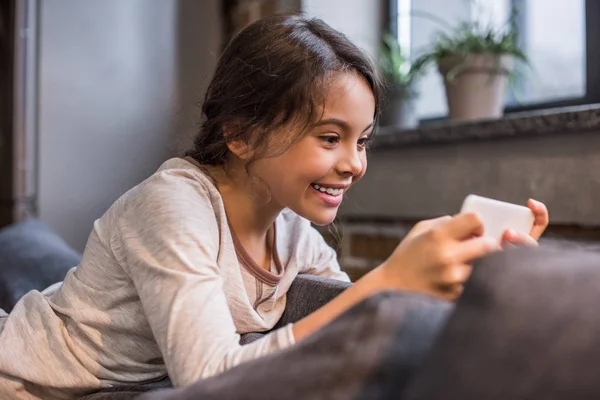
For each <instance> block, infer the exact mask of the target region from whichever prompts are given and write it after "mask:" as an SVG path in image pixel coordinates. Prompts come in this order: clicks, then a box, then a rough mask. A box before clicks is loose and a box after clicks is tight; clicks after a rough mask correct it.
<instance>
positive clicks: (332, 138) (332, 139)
mask: <svg viewBox="0 0 600 400" xmlns="http://www.w3.org/2000/svg"><path fill="white" fill-rule="evenodd" d="M319 139H320V140H322V141H323V142H326V143H327V144H328V145H334V144H337V143H338V142H339V141H340V137H339V136H338V135H322V136H319Z"/></svg>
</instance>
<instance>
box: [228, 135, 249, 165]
mask: <svg viewBox="0 0 600 400" xmlns="http://www.w3.org/2000/svg"><path fill="white" fill-rule="evenodd" d="M227 148H229V151H231V152H232V153H233V154H235V155H236V156H237V157H238V158H239V159H241V160H247V159H249V158H250V156H251V155H252V152H251V151H250V148H249V146H248V144H247V143H246V142H244V141H243V140H241V139H238V140H231V141H229V142H227Z"/></svg>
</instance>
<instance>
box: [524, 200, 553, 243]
mask: <svg viewBox="0 0 600 400" xmlns="http://www.w3.org/2000/svg"><path fill="white" fill-rule="evenodd" d="M527 206H528V207H529V208H530V209H531V211H532V212H533V216H534V222H533V229H531V233H530V236H532V237H533V238H534V239H539V238H540V236H542V234H543V233H544V231H545V230H546V228H547V227H548V224H549V223H550V217H549V215H548V209H547V208H546V205H545V204H544V203H541V202H539V201H536V200H533V199H529V200H528V201H527Z"/></svg>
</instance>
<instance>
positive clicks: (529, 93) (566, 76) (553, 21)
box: [390, 0, 600, 119]
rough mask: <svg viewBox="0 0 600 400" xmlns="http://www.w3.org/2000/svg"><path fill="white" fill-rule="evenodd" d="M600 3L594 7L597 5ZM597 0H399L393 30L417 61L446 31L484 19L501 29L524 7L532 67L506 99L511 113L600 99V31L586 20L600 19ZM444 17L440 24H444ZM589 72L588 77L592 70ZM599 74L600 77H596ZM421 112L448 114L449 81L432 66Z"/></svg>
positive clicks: (524, 38) (524, 40)
mask: <svg viewBox="0 0 600 400" xmlns="http://www.w3.org/2000/svg"><path fill="white" fill-rule="evenodd" d="M594 3H595V4H594ZM598 3H599V2H597V1H594V0H587V1H586V0H418V1H415V0H392V4H391V8H390V11H391V13H390V14H391V17H392V21H391V28H392V32H394V33H395V34H396V35H397V37H398V39H399V41H400V43H401V45H402V48H403V49H405V51H406V52H407V53H408V54H409V55H410V56H411V58H414V57H416V56H418V55H419V53H422V52H423V51H425V50H426V49H427V48H428V47H429V45H430V44H431V43H432V40H433V39H434V37H435V33H436V32H437V31H440V30H444V29H446V28H444V26H443V24H444V23H445V24H447V25H451V26H456V25H457V24H458V23H460V22H464V21H479V22H482V23H489V24H492V25H493V26H497V27H499V26H502V25H503V24H504V23H506V21H507V20H508V18H509V15H510V11H511V8H512V7H513V6H514V7H516V8H517V9H518V10H519V14H518V18H517V25H518V27H519V29H520V40H521V45H522V48H523V49H524V51H525V53H526V54H527V56H528V57H529V60H530V64H529V66H527V65H520V64H518V65H517V67H518V70H517V75H516V79H515V80H514V81H513V82H512V83H511V84H510V87H509V90H507V96H506V102H505V104H506V108H507V111H518V110H527V109H538V108H546V107H554V106H560V105H576V104H585V103H592V102H596V101H599V100H600V98H599V97H600V96H598V95H599V94H600V87H598V85H595V82H596V81H597V80H598V79H596V76H595V75H596V74H597V75H599V76H598V78H600V70H598V67H600V62H598V55H599V54H600V50H597V49H598V48H599V47H600V43H597V44H596V41H600V39H596V38H598V32H597V31H598V28H596V27H595V25H596V24H595V23H594V24H586V20H587V21H590V20H591V21H595V18H594V16H595V15H600V14H598V11H599V10H600V6H599V4H598ZM437 19H440V20H441V21H437ZM586 71H587V73H586ZM596 71H598V72H596ZM418 89H419V92H420V97H419V99H418V100H417V104H416V109H417V113H418V115H419V117H420V118H422V119H431V118H437V117H442V116H444V115H445V114H446V113H447V106H446V99H445V93H444V87H443V81H442V78H441V76H440V75H439V73H438V72H437V70H435V68H431V70H430V71H429V72H428V74H427V75H426V76H425V77H424V78H423V79H422V80H421V81H420V84H419V87H418Z"/></svg>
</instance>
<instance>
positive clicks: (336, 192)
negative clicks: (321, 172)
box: [311, 183, 344, 197]
mask: <svg viewBox="0 0 600 400" xmlns="http://www.w3.org/2000/svg"><path fill="white" fill-rule="evenodd" d="M311 186H312V187H313V189H315V190H318V191H319V192H321V193H325V194H328V195H330V196H333V197H335V196H339V195H341V194H343V193H344V189H334V188H330V187H325V186H321V185H317V184H315V183H313V184H312V185H311Z"/></svg>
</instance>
